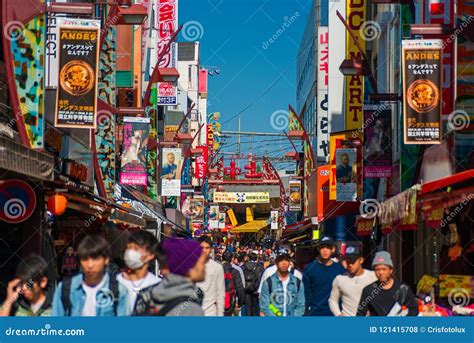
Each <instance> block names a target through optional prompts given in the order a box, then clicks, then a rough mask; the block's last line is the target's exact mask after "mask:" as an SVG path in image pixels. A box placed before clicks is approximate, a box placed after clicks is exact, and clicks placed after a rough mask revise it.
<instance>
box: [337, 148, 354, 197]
mask: <svg viewBox="0 0 474 343" xmlns="http://www.w3.org/2000/svg"><path fill="white" fill-rule="evenodd" d="M336 161H337V163H336V201H356V200H357V149H345V148H340V149H336Z"/></svg>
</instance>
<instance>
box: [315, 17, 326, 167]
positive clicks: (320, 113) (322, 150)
mask: <svg viewBox="0 0 474 343" xmlns="http://www.w3.org/2000/svg"><path fill="white" fill-rule="evenodd" d="M328 44H329V32H328V28H327V26H320V27H319V28H318V70H317V73H318V93H317V103H318V107H317V110H316V111H317V112H316V113H317V120H318V124H317V128H318V132H317V135H316V136H317V142H318V146H317V149H316V151H317V154H316V155H317V158H318V161H328V159H329V118H328V83H329V82H328V79H329V45H328Z"/></svg>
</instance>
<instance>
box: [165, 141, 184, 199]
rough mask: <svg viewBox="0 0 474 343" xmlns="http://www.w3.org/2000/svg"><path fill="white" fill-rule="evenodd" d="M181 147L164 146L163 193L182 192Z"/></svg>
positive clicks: (172, 194) (174, 194)
mask: <svg viewBox="0 0 474 343" xmlns="http://www.w3.org/2000/svg"><path fill="white" fill-rule="evenodd" d="M181 164H182V154H181V148H163V149H162V154H161V195H162V196H179V195H180V193H181Z"/></svg>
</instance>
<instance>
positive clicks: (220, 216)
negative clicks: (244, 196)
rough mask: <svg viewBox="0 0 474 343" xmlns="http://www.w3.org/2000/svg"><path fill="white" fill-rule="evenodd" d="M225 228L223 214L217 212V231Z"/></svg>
mask: <svg viewBox="0 0 474 343" xmlns="http://www.w3.org/2000/svg"><path fill="white" fill-rule="evenodd" d="M224 228H225V212H219V229H224Z"/></svg>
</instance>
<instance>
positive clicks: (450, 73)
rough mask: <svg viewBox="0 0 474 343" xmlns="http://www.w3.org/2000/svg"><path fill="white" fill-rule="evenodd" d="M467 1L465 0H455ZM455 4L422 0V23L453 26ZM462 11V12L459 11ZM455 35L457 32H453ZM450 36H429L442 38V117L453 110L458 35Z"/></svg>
mask: <svg viewBox="0 0 474 343" xmlns="http://www.w3.org/2000/svg"><path fill="white" fill-rule="evenodd" d="M457 2H459V3H461V2H467V1H457ZM455 6H456V0H424V6H423V8H424V23H425V24H437V25H439V24H443V25H446V26H448V27H450V28H455V24H456V18H455ZM459 13H462V12H459ZM455 35H457V34H455ZM455 35H452V36H447V35H446V36H441V35H439V36H431V38H440V39H443V57H442V58H443V72H442V75H443V77H442V81H443V86H442V93H443V101H442V110H441V114H442V115H443V119H448V116H449V115H450V114H451V113H452V112H453V110H454V100H455V94H456V87H453V85H455V84H456V50H455V47H456V41H457V39H460V37H456V36H455ZM458 68H459V66H458Z"/></svg>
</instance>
